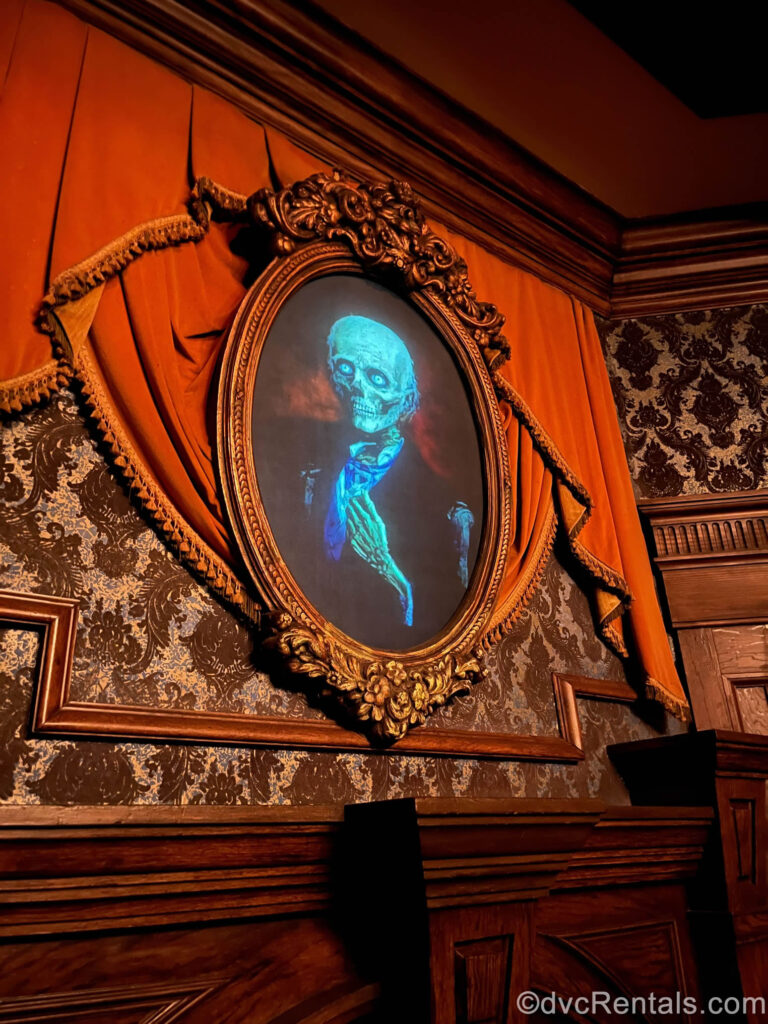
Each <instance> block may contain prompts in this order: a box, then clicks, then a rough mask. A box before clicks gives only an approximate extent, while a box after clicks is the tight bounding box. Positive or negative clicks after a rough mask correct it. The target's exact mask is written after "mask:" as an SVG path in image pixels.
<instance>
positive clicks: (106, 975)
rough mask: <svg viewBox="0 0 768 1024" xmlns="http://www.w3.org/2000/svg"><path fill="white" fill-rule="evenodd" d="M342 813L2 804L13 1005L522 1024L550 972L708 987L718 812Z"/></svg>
mask: <svg viewBox="0 0 768 1024" xmlns="http://www.w3.org/2000/svg"><path fill="white" fill-rule="evenodd" d="M341 815H342V810H341V808H338V807H326V808H323V807H317V808H270V809H259V808H245V807H243V808H205V807H184V808H150V807H144V808H140V807H134V808H58V809H57V808H42V807H31V808H21V807H18V808H11V807H3V808H0V918H1V919H2V929H1V930H0V968H1V969H0V1020H2V1021H8V1022H9V1024H10V1022H11V1021H17V1022H22V1021H23V1022H25V1024H27V1022H29V1024H31V1022H32V1021H34V1020H43V1019H45V1020H52V1021H56V1020H61V1021H62V1022H63V1021H67V1022H70V1024H72V1022H78V1024H79V1022H82V1024H85V1022H86V1021H88V1022H90V1021H95V1020H106V1019H109V1020H114V1021H115V1022H117V1024H150V1022H153V1024H170V1021H171V1020H173V1021H182V1020H183V1021H184V1022H185V1024H186V1022H190V1024H210V1022H211V1021H224V1020H226V1021H228V1022H230V1024H246V1022H248V1024H267V1022H270V1024H300V1022H305V1024H310V1022H311V1024H321V1022H324V1024H332V1022H335V1024H343V1022H345V1021H360V1022H362V1021H364V1020H365V1021H373V1020H380V1021H382V1022H383V1021H386V1022H387V1024H389V1022H390V1021H392V1020H398V1021H402V1022H413V1024H416V1022H418V1024H424V1021H426V1020H428V1019H429V1018H430V1013H431V1019H432V1020H433V1021H434V1022H435V1024H453V1022H466V1024H481V1022H483V1024H484V1022H489V1021H498V1022H504V1024H509V1022H518V1021H519V1022H520V1024H522V1021H523V1020H524V1019H525V1018H524V1016H523V1014H522V1013H521V1012H520V1011H519V1010H518V1008H517V1007H516V1005H515V1000H516V997H517V995H518V994H519V993H520V992H522V991H524V990H525V989H528V988H530V987H531V985H532V983H533V982H534V981H537V980H541V982H542V983H544V982H546V983H547V984H548V985H549V984H551V985H553V986H555V987H558V988H562V989H563V991H565V992H566V993H567V992H569V991H573V990H574V988H573V984H572V981H571V980H569V979H572V978H582V980H583V979H587V980H589V981H590V982H592V983H595V982H597V981H599V982H600V986H601V987H606V986H608V987H609V988H610V987H611V986H612V987H613V989H615V990H616V991H617V992H619V993H621V992H630V993H631V994H647V993H648V991H650V990H656V991H657V990H659V988H660V987H663V986H666V985H667V984H668V981H669V978H676V979H677V981H678V982H679V984H680V986H681V987H682V988H684V990H686V991H689V990H690V991H696V985H697V983H696V977H695V973H696V972H695V968H694V965H693V961H692V959H691V957H690V950H689V943H688V937H687V936H688V932H687V923H686V918H685V905H686V904H685V884H686V882H687V881H688V880H689V879H690V878H691V877H692V876H693V874H694V873H695V872H696V868H697V864H698V862H699V861H700V860H701V857H702V853H703V850H704V846H705V843H706V839H707V835H708V833H709V829H710V824H711V820H712V812H711V810H710V809H709V808H698V809H692V808H680V807H675V808H669V809H665V808H662V809H659V808H638V809H633V808H629V807H623V808H606V807H605V806H604V805H602V804H601V803H599V801H584V802H579V801H555V800H522V801H515V800H506V801H488V800H484V801H469V800H467V801H464V800H442V801H441V800H423V801H413V800H403V801H389V802H386V803H383V804H379V805H356V806H353V807H350V808H348V809H347V816H346V823H345V824H342V817H341ZM643 936H645V940H646V944H645V946H643ZM643 948H644V949H645V950H646V952H647V951H648V950H651V951H652V955H645V956H641V957H639V962H637V963H636V964H635V967H634V969H632V966H631V965H632V961H633V960H635V961H638V950H640V949H643ZM553 958H554V959H553ZM41 964H45V970H41ZM552 964H554V966H552ZM547 965H549V967H551V970H550V969H549V967H548V966H547ZM585 965H587V966H585ZM547 971H549V973H547ZM537 972H538V973H537ZM553 972H554V973H553ZM558 972H559V973H558ZM582 976H583V977H582ZM617 978H620V981H619V982H617V981H616V979H617ZM584 983H586V982H584ZM569 986H570V987H569ZM429 1005H431V1007H432V1009H431V1011H430V1010H429V1008H428V1007H429ZM596 1019H598V1020H602V1019H604V1018H603V1017H600V1016H598V1017H597V1018H596Z"/></svg>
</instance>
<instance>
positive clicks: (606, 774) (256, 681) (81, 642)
mask: <svg viewBox="0 0 768 1024" xmlns="http://www.w3.org/2000/svg"><path fill="white" fill-rule="evenodd" d="M0 581H1V582H0V585H1V586H2V587H4V588H6V589H10V590H17V591H22V592H38V593H50V594H58V595H62V596H75V597H77V598H78V599H79V600H80V622H79V626H78V636H77V644H76V650H75V661H74V671H73V684H72V685H73V692H72V695H73V697H74V698H75V699H78V700H84V701H89V702H100V703H115V702H118V703H129V704H146V705H150V706H153V707H164V708H186V709H206V710H219V711H228V712H232V713H243V712H247V713H254V714H270V715H285V716H289V717H301V718H306V717H318V716H321V715H322V714H323V712H322V710H321V709H320V708H318V707H316V706H314V703H313V702H312V701H311V700H309V699H308V698H307V697H306V696H304V695H303V693H302V692H301V691H299V690H293V689H289V688H286V687H284V686H278V685H277V684H276V683H275V682H273V681H272V680H270V678H269V677H268V676H267V675H266V674H265V672H264V671H263V670H262V669H261V667H260V666H259V663H258V652H257V651H256V650H255V649H254V645H253V643H252V640H251V635H250V632H249V630H248V628H247V626H246V624H244V623H243V622H241V621H240V620H239V619H238V617H237V616H236V615H235V614H234V613H233V612H232V611H231V610H230V609H228V608H227V607H225V606H224V605H222V604H221V603H219V602H218V601H217V600H216V599H215V598H214V597H213V596H212V595H211V594H210V593H209V592H208V591H207V590H206V589H205V588H204V587H203V586H201V585H200V584H199V583H198V582H197V581H196V580H195V579H194V578H193V577H192V576H191V575H190V574H189V573H188V572H187V570H186V569H185V568H184V567H182V566H181V565H180V564H179V563H178V562H177V561H176V560H175V559H174V558H173V557H172V556H171V555H170V554H169V553H168V552H167V551H166V549H165V548H164V546H163V544H162V543H161V541H160V540H159V539H158V538H157V536H156V535H155V534H154V532H153V531H152V530H151V529H150V528H149V527H148V526H147V525H146V524H145V522H144V520H143V519H142V517H141V515H140V514H139V512H138V511H136V509H135V508H134V507H133V506H132V504H131V502H130V500H129V497H128V496H127V495H126V493H125V492H124V490H123V489H122V487H121V486H120V485H119V484H118V483H117V482H116V481H115V480H114V478H113V477H112V475H111V473H110V471H109V469H108V468H107V465H106V462H105V460H104V456H103V453H102V452H101V451H100V450H99V448H98V446H97V445H96V444H95V443H94V441H93V440H92V438H91V435H90V433H89V430H88V428H87V426H86V425H85V423H84V422H83V420H82V419H81V416H80V412H79V409H78V406H77V403H76V400H75V399H74V398H73V396H71V395H70V394H68V393H67V392H63V393H61V394H59V395H58V396H56V397H55V398H53V399H52V400H51V401H50V402H49V403H48V404H47V405H44V406H42V407H40V408H38V409H35V410H31V411H30V412H28V413H26V414H24V415H22V416H19V417H15V418H13V419H10V420H8V421H7V422H6V423H5V424H4V427H3V430H2V436H1V438H0ZM37 652H38V637H37V635H36V634H35V633H34V632H32V631H29V630H21V629H11V628H6V629H4V630H0V802H9V803H34V802H40V803H46V804H127V803H211V804H238V803H240V804H249V803H285V802H290V803H304V802H315V803H317V802H329V801H332V802H335V801H339V802H351V801H356V800H371V799H383V798H385V797H396V796H417V795H424V796H448V795H456V796H460V795H469V796H534V795H536V796H540V795H549V796H561V797H569V796H587V795H600V796H602V797H604V798H605V799H608V800H612V801H614V802H617V801H618V802H621V801H625V800H626V794H625V792H624V789H623V786H622V784H621V782H620V780H619V779H618V777H617V776H616V774H615V772H614V770H613V769H612V767H611V766H610V764H609V762H608V759H607V756H606V753H605V747H606V745H607V744H609V743H611V742H620V741H623V740H629V739H639V738H644V737H647V736H652V735H656V734H657V733H656V729H657V727H662V728H665V727H666V728H669V729H675V728H677V725H676V723H674V722H671V723H668V724H666V725H665V723H663V722H662V723H660V722H658V721H653V722H652V723H647V722H646V721H645V720H644V718H643V717H641V713H644V712H643V706H642V705H638V706H631V707H630V706H627V705H618V704H608V703H604V702H596V701H588V700H582V701H580V713H581V722H582V729H583V732H584V740H585V751H586V755H587V756H586V759H585V761H584V763H583V764H580V765H576V766H563V765H554V764H527V763H520V762H500V761H488V760H485V761H484V760H480V759H476V758H475V759H471V758H466V759H455V758H440V757H430V756H408V755H402V754H398V753H396V752H392V751H384V752H374V751H371V752H361V753H325V752H318V751H304V750H287V749H280V750H268V749H238V748H230V747H224V746H218V747H211V746H203V745H192V744H188V745H185V744H149V743H110V742H105V741H97V740H94V741H86V742H84V741H80V740H78V741H77V742H74V741H68V740H64V739H62V740H56V739H38V738H35V737H33V736H31V735H30V733H29V726H28V718H29V709H30V704H31V701H32V697H33V688H34V679H35V667H36V658H37ZM489 667H490V669H491V672H490V678H489V679H488V680H486V681H485V682H484V683H483V684H482V685H481V686H480V687H478V688H476V689H475V691H474V692H473V693H472V694H470V695H468V696H466V697H461V698H459V699H457V700H455V701H454V702H453V703H452V704H451V705H450V706H449V707H448V708H445V709H442V710H441V711H440V712H439V713H438V714H436V715H434V716H433V717H432V718H431V719H430V720H429V722H428V724H427V726H425V728H428V729H440V728H446V727H451V728H462V729H472V730H486V731H510V732H514V733H518V734H520V733H524V734H545V735H556V734H557V719H556V713H555V707H554V701H553V692H552V681H551V672H552V671H553V670H554V671H561V672H578V673H581V674H584V675H593V676H597V677H601V678H623V670H622V667H621V664H620V662H619V661H618V659H617V658H616V657H615V656H614V655H612V654H611V653H610V652H609V651H608V650H607V648H606V647H605V646H604V645H603V644H602V643H601V642H600V641H599V640H598V639H597V638H596V636H595V632H594V627H593V623H592V617H591V612H590V609H589V606H588V602H587V599H586V597H585V596H584V595H583V594H582V592H581V591H580V590H579V589H578V588H577V587H576V585H575V584H574V582H573V581H572V580H571V578H570V577H569V576H568V574H567V573H566V572H565V570H564V569H563V568H562V567H561V565H560V564H559V562H558V560H557V559H556V558H552V559H551V561H550V564H549V566H548V569H547V572H546V574H545V578H544V580H543V583H542V586H541V587H540V588H539V590H538V592H537V594H536V596H535V598H534V600H533V601H532V603H531V605H530V607H529V608H528V610H527V611H526V612H525V613H524V614H523V616H522V617H521V619H520V620H519V622H518V624H517V626H516V627H515V629H514V630H513V631H512V632H511V633H510V634H509V635H508V636H507V637H505V639H504V641H503V642H502V643H500V644H498V645H497V646H496V647H495V648H494V649H493V650H492V651H491V653H490V655H489Z"/></svg>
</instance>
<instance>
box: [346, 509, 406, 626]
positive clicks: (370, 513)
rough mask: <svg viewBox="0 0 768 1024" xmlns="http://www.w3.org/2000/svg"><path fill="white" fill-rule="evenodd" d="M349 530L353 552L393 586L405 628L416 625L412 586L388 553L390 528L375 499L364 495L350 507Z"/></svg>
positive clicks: (348, 515) (348, 512) (348, 516)
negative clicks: (398, 599) (379, 511)
mask: <svg viewBox="0 0 768 1024" xmlns="http://www.w3.org/2000/svg"><path fill="white" fill-rule="evenodd" d="M347 527H348V534H349V539H350V541H351V543H352V548H353V549H354V551H356V552H357V554H358V555H359V556H360V557H361V558H362V559H363V561H365V562H367V563H368V564H369V565H370V566H372V567H373V568H374V569H375V570H376V572H377V573H378V574H379V575H380V576H383V577H384V579H385V580H386V581H387V582H388V583H390V584H391V585H392V586H393V587H394V588H395V590H396V591H397V592H398V594H399V596H400V604H401V605H402V607H403V613H404V616H405V624H406V625H407V626H410V625H412V624H413V595H412V591H411V584H410V583H409V582H408V580H407V579H406V578H405V576H404V575H403V574H402V572H401V571H400V569H399V568H398V566H397V565H396V563H395V560H394V559H393V558H392V555H391V554H390V552H389V542H388V541H387V527H386V525H385V524H384V520H383V519H382V518H381V516H380V515H379V513H378V511H377V510H376V506H375V505H374V504H373V499H372V498H371V496H370V495H369V494H368V492H365V493H364V494H362V495H361V496H360V497H359V498H353V499H352V501H350V503H349V505H348V506H347Z"/></svg>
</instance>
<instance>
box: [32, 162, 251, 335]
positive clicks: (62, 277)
mask: <svg viewBox="0 0 768 1024" xmlns="http://www.w3.org/2000/svg"><path fill="white" fill-rule="evenodd" d="M187 207H188V211H189V212H188V213H178V214H173V215H172V216H169V217H159V218H158V219H157V220H152V221H148V222H147V223H146V224H139V225H138V226H137V227H135V228H132V229H131V230H130V231H127V232H126V233H125V234H124V235H121V236H120V237H119V238H116V239H115V240H114V241H112V242H110V243H109V245H106V246H104V247H103V248H102V249H99V250H98V252H95V253H94V254H93V255H92V256H89V257H88V258H87V259H85V260H83V261H82V262H81V263H77V264H75V266H74V267H70V268H69V269H68V270H65V271H64V272H63V273H61V274H59V275H58V276H57V277H56V278H55V279H54V280H53V282H52V283H51V286H50V288H49V290H48V293H47V294H46V296H45V298H44V299H43V304H42V309H41V311H40V321H39V322H40V327H41V329H42V330H43V331H45V332H46V333H48V334H50V333H53V330H52V328H53V325H52V324H51V323H50V318H49V311H50V310H52V309H55V308H56V307H57V306H62V305H64V304H65V303H67V302H72V301H73V300H74V299H79V298H82V296H83V295H85V293H86V292H88V291H90V290H91V289H92V288H96V287H98V286H99V285H102V284H105V283H106V282H107V281H109V280H110V279H111V278H113V277H116V276H117V275H118V274H119V273H120V272H121V271H123V270H125V268H126V267H127V266H128V264H129V263H132V262H133V261H134V260H135V259H138V257H139V256H141V255H143V254H144V253H145V252H153V251H156V250H158V249H168V248H170V247H171V246H174V245H183V244H184V243H185V242H199V241H200V240H201V239H202V238H204V237H205V235H206V234H207V232H208V229H209V227H210V224H211V215H212V214H213V215H214V216H216V215H225V216H226V219H227V220H231V221H237V220H244V219H245V217H246V212H247V197H246V196H244V195H241V194H240V193H239V192H233V191H232V190H231V189H228V188H224V187H223V186H222V185H217V184H216V182H214V181H211V179H210V178H204V177H203V178H198V179H197V180H196V181H195V184H194V187H193V189H192V192H191V195H190V198H189V200H188V203H187Z"/></svg>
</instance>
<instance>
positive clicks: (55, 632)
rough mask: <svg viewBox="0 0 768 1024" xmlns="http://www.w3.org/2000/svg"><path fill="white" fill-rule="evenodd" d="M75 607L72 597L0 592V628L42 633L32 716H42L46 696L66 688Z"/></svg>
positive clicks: (70, 671)
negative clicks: (36, 630) (36, 702)
mask: <svg viewBox="0 0 768 1024" xmlns="http://www.w3.org/2000/svg"><path fill="white" fill-rule="evenodd" d="M79 606H80V602H79V601H78V600H76V599H75V598H69V597H54V596H52V595H49V594H22V593H17V592H16V591H12V590H0V625H3V626H11V627H12V628H16V629H41V630H42V634H43V635H42V640H41V644H40V658H39V671H38V681H37V694H38V697H37V700H38V707H37V709H36V712H35V713H36V714H38V713H40V714H45V712H46V706H45V702H46V700H47V695H48V694H55V693H57V692H60V691H63V692H66V691H68V689H69V683H70V679H71V676H72V660H73V658H74V653H75V637H76V631H77V613H78V608H79Z"/></svg>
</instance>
